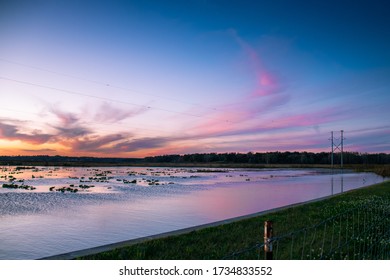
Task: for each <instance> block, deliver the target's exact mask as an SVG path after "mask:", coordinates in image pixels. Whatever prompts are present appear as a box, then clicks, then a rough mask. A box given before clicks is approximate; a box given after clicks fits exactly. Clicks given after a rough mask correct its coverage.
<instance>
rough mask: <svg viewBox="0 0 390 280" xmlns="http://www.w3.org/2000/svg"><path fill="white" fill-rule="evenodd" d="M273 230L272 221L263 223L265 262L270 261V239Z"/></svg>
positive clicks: (271, 253)
mask: <svg viewBox="0 0 390 280" xmlns="http://www.w3.org/2000/svg"><path fill="white" fill-rule="evenodd" d="M272 235H273V228H272V221H265V222H264V257H265V259H266V260H272V258H273V252H272V241H271V238H272Z"/></svg>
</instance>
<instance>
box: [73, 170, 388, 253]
mask: <svg viewBox="0 0 390 280" xmlns="http://www.w3.org/2000/svg"><path fill="white" fill-rule="evenodd" d="M360 171H375V172H377V173H379V174H381V175H386V176H389V174H390V172H389V171H390V168H389V166H374V167H370V168H361V169H360ZM378 199H380V200H381V201H382V203H383V202H384V203H385V204H390V181H387V182H384V183H381V184H377V185H374V186H370V187H367V188H363V189H358V190H353V191H350V192H347V193H344V194H341V195H337V196H334V197H331V198H328V199H325V200H321V201H317V202H313V203H308V204H304V205H300V206H295V207H291V208H287V209H284V210H281V211H277V212H274V213H269V214H265V215H263V216H258V217H255V218H249V219H244V220H241V221H237V222H232V223H229V224H224V225H220V226H216V227H210V228H206V229H201V230H196V231H192V232H190V233H188V234H183V235H178V236H170V237H166V238H161V239H154V240H150V241H146V242H143V243H139V244H135V245H132V246H126V247H123V248H120V249H114V250H111V251H107V252H103V253H99V254H95V255H90V256H87V257H83V258H81V259H143V260H145V259H185V260H189V259H221V258H224V257H225V256H227V255H229V254H231V253H233V252H237V251H240V250H242V249H243V248H248V247H251V246H253V245H254V244H256V243H259V242H262V239H263V224H264V221H266V220H272V221H273V222H274V235H276V236H277V235H282V234H285V233H288V232H292V231H294V230H299V229H302V228H305V227H308V226H310V225H315V224H318V223H320V222H322V221H324V220H325V219H328V218H329V217H332V216H334V215H337V214H338V213H342V212H345V211H347V210H349V209H351V208H353V207H355V206H356V204H358V203H362V202H367V201H373V202H374V203H375V201H377V200H378ZM248 258H253V256H249V257H248Z"/></svg>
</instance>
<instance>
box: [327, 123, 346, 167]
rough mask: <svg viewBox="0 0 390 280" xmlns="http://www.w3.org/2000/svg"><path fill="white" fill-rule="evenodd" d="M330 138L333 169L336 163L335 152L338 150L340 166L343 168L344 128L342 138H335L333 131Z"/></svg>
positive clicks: (341, 131) (341, 133)
mask: <svg viewBox="0 0 390 280" xmlns="http://www.w3.org/2000/svg"><path fill="white" fill-rule="evenodd" d="M329 140H330V141H331V143H332V144H331V146H332V150H331V158H330V163H331V166H332V169H333V165H334V154H335V152H336V151H337V150H338V151H340V166H341V168H343V152H344V140H345V138H344V130H340V138H335V137H334V135H333V131H332V132H331V134H330V139H329Z"/></svg>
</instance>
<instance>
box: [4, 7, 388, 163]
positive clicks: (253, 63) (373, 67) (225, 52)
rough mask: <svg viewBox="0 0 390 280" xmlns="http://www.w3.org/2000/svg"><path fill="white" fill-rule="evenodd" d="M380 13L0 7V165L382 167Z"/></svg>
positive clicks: (384, 23) (383, 14) (384, 111)
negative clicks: (329, 161) (360, 158)
mask: <svg viewBox="0 0 390 280" xmlns="http://www.w3.org/2000/svg"><path fill="white" fill-rule="evenodd" d="M389 26H390V1H385V0H383V1H376V0H368V1H358V0H354V1H343V0H339V1H329V0H328V1H281V0H273V1H261V0H258V1H249V0H237V1H233V0H229V1H224V0H209V1H208V0H203V1H202V0H198V1H192V0H185V1H184V0H183V1H169V0H168V1H147V0H143V1H72V0H64V1H42V0H40V1H38V0H37V1H35V0H32V1H27V0H26V1H20V0H3V1H0V98H1V99H0V100H1V102H0V155H65V156H99V157H144V156H151V155H161V154H186V153H211V152H216V153H219V152H244V153H246V152H267V151H311V152H319V151H330V141H329V140H328V139H329V138H330V133H331V131H335V136H336V137H339V133H340V130H342V129H343V130H344V131H345V132H344V134H345V138H346V140H345V149H346V150H347V151H356V152H369V153H374V152H375V153H376V152H385V153H390V107H389V105H390V28H389Z"/></svg>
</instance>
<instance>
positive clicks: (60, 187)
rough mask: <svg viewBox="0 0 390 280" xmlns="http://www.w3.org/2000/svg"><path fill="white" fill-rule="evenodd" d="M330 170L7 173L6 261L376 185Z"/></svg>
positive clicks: (1, 184) (0, 225) (1, 205)
mask: <svg viewBox="0 0 390 280" xmlns="http://www.w3.org/2000/svg"><path fill="white" fill-rule="evenodd" d="M382 181H383V178H382V177H380V176H377V175H375V174H373V173H353V172H344V173H343V174H332V173H331V171H330V170H324V169H261V170H254V169H250V170H249V169H208V168H206V169H205V168H142V167H110V168H81V167H77V168H65V167H8V166H0V259H35V258H41V257H46V256H50V255H54V254H61V253H65V252H69V251H74V250H80V249H86V248H90V247H95V246H100V245H104V244H108V243H113V242H119V241H123V240H128V239H132V238H137V237H143V236H147V235H152V234H157V233H162V232H166V231H171V230H176V229H180V228H185V227H190V226H194V225H200V224H205V223H209V222H214V221H218V220H223V219H227V218H232V217H236V216H241V215H246V214H250V213H255V212H260V211H264V210H268V209H272V208H275V207H280V206H284V205H289V204H293V203H297V202H303V201H308V200H311V199H315V198H319V197H324V196H329V195H333V194H337V193H340V192H344V191H348V190H351V189H354V188H359V187H363V186H367V185H371V184H374V183H379V182H382Z"/></svg>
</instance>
